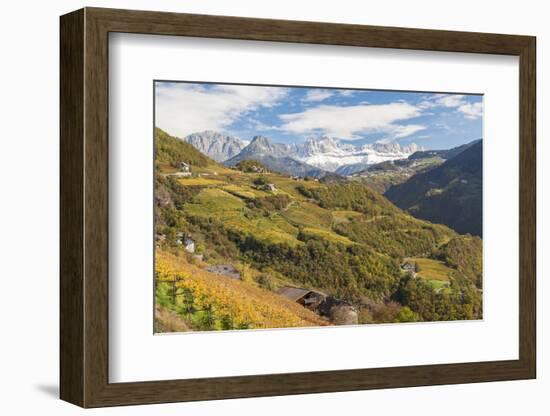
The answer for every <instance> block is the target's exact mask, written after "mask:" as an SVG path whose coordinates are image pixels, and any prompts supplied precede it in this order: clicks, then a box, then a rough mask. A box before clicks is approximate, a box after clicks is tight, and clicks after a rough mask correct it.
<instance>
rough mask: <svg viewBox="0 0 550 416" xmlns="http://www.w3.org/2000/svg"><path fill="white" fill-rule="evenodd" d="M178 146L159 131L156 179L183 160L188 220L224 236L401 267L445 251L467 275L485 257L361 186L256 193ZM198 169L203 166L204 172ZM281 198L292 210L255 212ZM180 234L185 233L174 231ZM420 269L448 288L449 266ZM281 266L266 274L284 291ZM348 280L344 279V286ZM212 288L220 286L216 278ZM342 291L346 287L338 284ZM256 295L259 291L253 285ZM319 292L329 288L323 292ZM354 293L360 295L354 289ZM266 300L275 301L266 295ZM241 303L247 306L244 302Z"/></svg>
mask: <svg viewBox="0 0 550 416" xmlns="http://www.w3.org/2000/svg"><path fill="white" fill-rule="evenodd" d="M168 137H169V136H168ZM172 139H173V138H167V137H165V136H164V135H163V133H161V132H160V131H158V132H157V140H159V141H160V142H167V144H168V145H169V146H165V147H164V148H165V150H166V149H168V150H166V155H163V154H162V152H161V153H157V156H159V155H160V156H162V157H160V159H158V160H157V172H158V173H159V174H160V175H167V174H170V173H171V172H173V171H174V168H173V167H172V165H175V166H177V163H178V162H179V161H180V159H183V161H186V162H188V163H191V164H192V172H193V174H194V176H193V177H183V178H178V179H177V182H178V184H180V185H181V186H182V187H183V188H184V189H189V190H193V192H191V193H190V195H193V197H192V198H191V199H190V200H187V201H186V202H185V205H184V208H183V209H182V210H181V211H180V212H181V213H183V215H184V217H186V218H190V217H200V218H203V219H211V220H213V221H218V222H219V223H221V224H223V227H224V228H225V229H226V230H233V231H235V232H238V233H240V234H245V235H250V236H253V237H254V238H255V239H257V240H260V241H264V242H265V243H268V244H277V243H285V244H288V245H289V246H291V247H304V246H305V243H304V241H305V240H303V236H306V238H307V236H314V237H315V238H317V239H320V240H321V241H328V242H331V243H333V244H340V245H342V246H344V247H352V246H355V247H357V246H361V247H363V246H366V247H368V248H369V249H371V250H374V252H376V253H379V254H377V255H380V256H381V257H385V258H387V259H389V258H390V257H391V258H395V259H400V258H403V257H407V256H411V257H412V256H414V257H426V256H434V255H435V253H436V252H437V250H440V249H441V247H444V246H445V247H447V248H446V250H444V253H445V255H446V256H447V257H448V258H449V259H452V261H453V265H455V264H456V265H458V266H455V267H457V268H460V267H462V268H463V269H464V270H466V267H465V266H464V264H466V263H468V262H467V261H466V263H464V262H461V261H462V260H463V259H466V260H467V259H468V258H469V256H471V255H476V254H475V253H476V250H477V251H479V253H481V251H480V250H481V248H480V247H481V246H480V245H479V246H478V245H477V242H476V244H471V243H468V245H466V246H465V244H464V243H463V239H458V238H457V237H458V236H457V234H456V233H455V232H453V231H452V230H450V229H448V228H447V227H445V226H441V225H435V224H431V223H429V222H427V221H423V220H419V219H416V218H413V217H411V216H410V215H409V214H407V213H405V212H404V211H402V210H400V209H399V208H397V207H395V206H394V205H393V204H391V203H390V202H389V201H388V200H387V199H386V198H384V197H383V196H382V195H380V194H378V193H376V192H373V191H370V190H369V188H368V187H366V186H364V185H362V184H360V183H345V184H335V185H325V184H322V183H320V182H317V181H305V180H293V179H291V178H289V177H287V176H284V175H280V174H275V173H268V174H262V176H264V177H265V178H266V179H267V181H268V182H269V183H273V184H274V185H275V186H276V188H277V190H276V191H265V190H262V189H259V188H258V187H256V186H254V185H253V182H254V180H255V179H256V178H258V176H259V175H258V174H254V173H244V172H240V171H237V170H233V169H227V168H224V167H223V166H221V165H219V164H218V163H216V162H214V161H212V160H210V159H208V158H207V157H205V156H203V155H202V154H200V153H199V155H196V154H195V153H194V152H192V151H191V152H189V153H186V152H187V147H188V144H187V143H185V142H182V141H181V140H178V139H174V140H176V141H174V140H172ZM171 146H173V147H174V149H172V148H171ZM180 146H181V147H180ZM157 148H158V145H157ZM197 153H198V152H197ZM174 155H175V156H174ZM174 160H175V161H174ZM193 163H197V164H198V166H196V165H194V164H193ZM197 173H200V175H201V176H197ZM278 195H279V196H280V195H283V196H285V197H286V198H288V201H289V203H288V204H287V205H286V206H284V207H280V208H278V209H270V210H263V211H262V209H258V208H257V207H258V206H262V205H261V204H260V205H254V206H252V205H251V203H252V202H254V201H257V200H264V199H268V198H270V197H273V196H278ZM254 204H255V202H254ZM180 223H181V221H180ZM183 223H185V220H184V221H183ZM175 227H180V226H179V225H176V226H175ZM176 229H177V228H176ZM179 229H181V228H179ZM184 229H185V228H184ZM300 236H302V237H300ZM195 237H197V238H198V240H199V242H201V244H206V241H205V240H204V239H203V238H202V237H201V236H200V235H196V236H195ZM449 241H451V242H456V241H458V244H453V245H449ZM216 244H218V243H216ZM470 246H471V247H470ZM228 247H229V246H228ZM308 247H309V245H308ZM464 247H466V248H464ZM221 255H222V256H226V257H225V260H223V261H226V262H231V263H234V262H235V261H238V257H236V256H237V253H233V254H231V249H230V247H229V248H228V251H227V254H221ZM361 255H363V254H361ZM479 257H480V256H479ZM434 258H435V257H434ZM480 258H481V257H480ZM358 259H359V257H358ZM441 259H442V260H444V259H443V258H441ZM217 261H220V259H218V260H217ZM361 261H362V260H361ZM421 261H427V262H428V263H425V265H426V264H427V265H428V267H425V271H424V274H422V273H421V277H424V278H425V279H426V280H428V281H430V282H433V283H434V285H433V286H434V287H435V286H436V284H439V283H438V282H443V283H444V279H442V277H441V276H436V277H434V273H435V272H434V273H432V272H430V271H429V270H432V269H434V267H433V266H434V264H436V263H437V264H438V265H443V263H442V262H437V261H436V260H426V259H422V260H421ZM430 262H435V263H430ZM174 264H176V265H178V267H179V266H182V264H181V263H177V262H176V263H174ZM276 266H277V265H275V264H274V265H273V269H271V266H269V265H268V267H267V268H266V269H264V268H262V270H268V271H267V273H269V274H271V277H272V278H274V279H275V280H277V279H282V281H283V284H284V281H285V280H286V282H289V281H288V280H287V279H289V278H288V276H283V275H281V271H280V270H278V269H277V267H276ZM430 266H432V267H430ZM182 267H183V266H182ZM185 267H186V268H188V267H189V266H185ZM263 267H265V266H263ZM358 267H365V266H364V263H363V265H359V264H358ZM377 267H378V266H377ZM445 267H446V266H445ZM477 269H478V268H477V267H476V270H473V271H471V275H474V274H475V273H477V271H478V270H477ZM287 270H290V269H287ZM381 270H382V269H368V268H367V269H365V273H366V275H370V274H372V275H373V276H376V275H380V273H381ZM448 270H454V269H448ZM448 270H445V272H448ZM432 271H433V270H432ZM435 271H437V267H435ZM440 271H441V270H440ZM468 272H470V270H468ZM426 273H428V274H429V275H426ZM424 275H426V276H424ZM447 275H448V274H447ZM343 276H344V275H342V279H344V277H343ZM380 276H381V275H380ZM365 278H367V277H365ZM223 279H225V278H223ZM210 280H211V281H215V278H213V279H210ZM225 281H227V279H225ZM230 284H232V283H230ZM340 284H343V283H342V282H340ZM358 284H361V283H360V282H359V283H358ZM242 285H245V286H242ZM242 285H241V286H240V288H241V289H242V293H245V291H244V288H245V287H246V285H249V286H250V284H249V283H242ZM252 287H254V288H255V289H259V288H258V287H257V286H255V285H252ZM319 289H327V288H326V287H323V286H320V287H319ZM352 290H356V289H353V288H352ZM361 290H362V289H361ZM381 290H382V289H381ZM263 292H266V293H270V292H269V291H265V290H263ZM246 296H248V295H246ZM273 296H275V298H270V299H271V300H270V301H269V302H271V301H273V302H276V300H277V301H278V300H279V299H280V297H279V296H277V295H273ZM237 297H238V298H240V299H241V300H242V299H243V297H242V296H237ZM265 299H267V298H265ZM287 306H288V304H285V308H286V307H287ZM302 310H303V308H302ZM300 326H303V325H300Z"/></svg>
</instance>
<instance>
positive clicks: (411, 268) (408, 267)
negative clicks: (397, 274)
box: [401, 261, 416, 273]
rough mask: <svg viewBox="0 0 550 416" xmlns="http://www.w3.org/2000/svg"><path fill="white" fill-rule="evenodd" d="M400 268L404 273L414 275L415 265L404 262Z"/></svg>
mask: <svg viewBox="0 0 550 416" xmlns="http://www.w3.org/2000/svg"><path fill="white" fill-rule="evenodd" d="M401 268H402V269H403V270H405V271H406V272H411V273H414V272H415V271H416V265H415V264H414V263H413V262H411V261H406V262H405V263H403V264H402V265H401Z"/></svg>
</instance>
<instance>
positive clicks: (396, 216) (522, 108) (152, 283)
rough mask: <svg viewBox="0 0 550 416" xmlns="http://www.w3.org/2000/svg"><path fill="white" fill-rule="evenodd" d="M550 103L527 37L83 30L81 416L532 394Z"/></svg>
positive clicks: (75, 252) (65, 333) (148, 26)
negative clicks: (540, 125) (190, 405)
mask: <svg viewBox="0 0 550 416" xmlns="http://www.w3.org/2000/svg"><path fill="white" fill-rule="evenodd" d="M153 35H154V36H153ZM535 107H536V97H535V38H533V37H529V36H516V35H497V34H484V33H466V32H450V31H434V30H421V29H403V28H389V27H374V26H360V25H342V24H328V23H314V22H295V21H281V20H266V19H251V18H240V17H225V16H205V15H189V14H175V13H159V12H145V11H128V10H113V9H98V8H86V9H82V10H78V11H75V12H73V13H70V14H68V15H65V16H62V17H61V305H60V308H61V318H60V322H61V389H60V394H61V398H62V399H64V400H66V401H69V402H71V403H75V404H77V405H80V406H83V407H101V406H114V405H127V404H145V403H162V402H175V401H190V400H211V399H223V398H237V397H256V396H267V395H285V394H303V393H318V392H335V391H349V390H360V389H375V388H396V387H409V386H421V385H436V384H453V383H470V382H484V381H499V380H515V379H528V378H534V377H535V375H536V334H535V280H536V278H535V240H536V239H535V217H536V215H535V214H536V213H535V197H536V194H535V160H536V151H535Z"/></svg>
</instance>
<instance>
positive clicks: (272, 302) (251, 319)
mask: <svg viewBox="0 0 550 416" xmlns="http://www.w3.org/2000/svg"><path fill="white" fill-rule="evenodd" d="M156 271H157V274H158V279H159V281H160V282H162V281H164V280H173V279H174V277H175V276H178V277H180V278H181V279H182V280H180V281H179V282H178V283H177V286H178V288H179V289H180V290H182V291H183V290H185V289H187V290H189V291H190V292H192V295H193V297H194V301H193V307H194V308H195V309H196V312H194V313H193V314H187V315H185V314H183V316H184V320H185V321H186V325H187V326H188V327H190V328H193V327H195V326H196V325H197V323H196V321H195V320H194V319H195V318H196V316H195V315H198V314H199V313H200V311H201V310H204V309H205V308H206V307H211V309H212V311H213V315H214V318H213V322H212V323H211V328H209V329H221V325H223V320H224V319H227V318H228V317H229V318H230V320H231V322H232V323H233V325H235V326H242V325H246V326H247V327H248V328H287V327H304V326H319V325H327V322H326V321H325V320H323V319H321V318H320V317H319V316H317V315H316V314H314V313H313V312H310V311H309V310H308V309H305V308H303V307H302V306H300V305H298V304H296V303H295V302H292V301H290V300H288V299H286V298H283V297H281V296H278V295H276V294H275V293H273V292H270V291H268V290H265V289H262V288H260V287H257V286H256V285H253V284H251V283H247V282H243V281H240V280H233V279H229V278H227V277H223V276H218V275H216V274H213V273H209V272H207V271H205V270H203V269H201V268H199V267H198V266H195V265H193V264H191V263H189V262H188V261H187V260H186V258H185V256H175V255H173V254H170V253H168V252H164V251H161V250H157V253H156ZM160 284H162V283H160ZM178 302H179V303H177V304H176V305H172V304H170V303H167V304H165V305H163V308H164V309H169V308H172V309H176V310H177V309H178V305H179V306H180V307H181V298H178ZM180 312H181V311H180ZM166 315H167V314H166V313H164V314H163V315H161V316H163V317H165V316H166ZM165 321H166V320H164V321H162V323H164V324H165Z"/></svg>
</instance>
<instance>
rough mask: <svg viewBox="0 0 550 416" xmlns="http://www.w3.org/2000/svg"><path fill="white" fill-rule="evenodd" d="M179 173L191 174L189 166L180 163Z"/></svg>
mask: <svg viewBox="0 0 550 416" xmlns="http://www.w3.org/2000/svg"><path fill="white" fill-rule="evenodd" d="M180 172H191V166H189V164H188V163H185V162H181V163H180Z"/></svg>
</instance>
